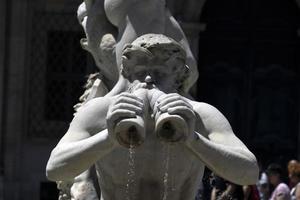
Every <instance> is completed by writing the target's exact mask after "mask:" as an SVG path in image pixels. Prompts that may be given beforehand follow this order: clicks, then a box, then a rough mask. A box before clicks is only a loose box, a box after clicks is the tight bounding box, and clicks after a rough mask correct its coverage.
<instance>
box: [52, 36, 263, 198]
mask: <svg viewBox="0 0 300 200" xmlns="http://www.w3.org/2000/svg"><path fill="white" fill-rule="evenodd" d="M187 63H188V62H187V53H186V48H185V47H183V46H182V45H181V44H180V43H178V42H176V41H175V40H173V39H171V38H169V37H167V36H165V35H162V34H144V35H142V36H140V37H138V38H137V39H135V40H134V41H133V42H131V43H130V44H126V45H124V48H123V50H122V53H121V61H120V68H119V69H120V75H119V80H125V81H126V82H127V83H128V84H127V86H126V90H125V91H122V92H119V93H114V92H113V93H111V92H110V93H108V94H107V95H105V96H103V97H95V98H92V99H91V100H89V101H87V102H86V103H85V104H83V105H81V106H80V107H79V108H78V111H77V113H76V114H75V116H74V118H73V120H72V122H71V124H70V127H69V129H68V131H67V133H66V134H65V135H64V136H63V138H62V139H61V140H60V142H59V143H58V144H57V146H56V147H55V148H54V149H53V151H52V153H51V155H50V158H49V161H48V164H47V176H48V178H49V179H50V180H54V181H67V180H72V179H74V178H75V177H77V176H78V175H80V174H81V173H83V172H85V171H86V170H88V169H89V168H90V167H91V166H95V169H96V170H95V171H96V176H97V181H98V184H99V186H100V189H101V194H100V195H101V196H100V199H103V200H108V199H115V200H123V199H138V200H148V199H149V200H150V199H151V200H153V199H163V200H168V199H173V200H176V199H178V200H192V199H194V198H195V196H196V192H197V188H198V185H199V182H200V181H201V179H202V176H203V172H204V166H207V167H209V168H210V169H211V170H213V171H214V172H215V173H216V174H218V175H220V176H222V177H224V178H225V179H227V180H229V181H231V182H234V183H236V184H240V185H249V184H254V183H255V182H256V181H257V178H258V166H257V162H256V159H255V156H254V155H253V154H252V153H251V152H250V151H249V150H248V149H247V147H246V146H245V145H244V144H243V143H242V142H241V141H240V140H239V139H238V138H237V137H236V136H235V135H234V133H233V131H232V129H231V126H230V124H229V123H228V121H227V120H226V118H225V117H224V116H223V115H222V114H221V113H220V112H219V111H218V110H217V109H216V108H214V107H213V106H211V105H209V104H206V103H201V102H196V101H194V100H191V99H189V98H188V97H187V93H186V85H185V84H186V80H187V79H189V77H190V76H191V73H193V70H192V69H191V68H190V67H189V65H187ZM116 86H118V83H117V84H116ZM116 86H115V87H116ZM82 199H93V197H92V198H88V197H86V198H82Z"/></svg>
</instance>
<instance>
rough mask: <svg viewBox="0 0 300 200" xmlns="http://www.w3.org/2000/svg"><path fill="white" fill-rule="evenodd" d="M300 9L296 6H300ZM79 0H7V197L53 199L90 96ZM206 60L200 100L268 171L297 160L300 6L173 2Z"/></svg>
mask: <svg viewBox="0 0 300 200" xmlns="http://www.w3.org/2000/svg"><path fill="white" fill-rule="evenodd" d="M297 3H298V4H297ZM79 4H80V0H63V1H62V0H45V1H42V0H33V1H29V0H10V1H9V0H2V1H0V200H21V199H22V200H23V199H24V200H27V199H28V200H29V199H30V200H50V199H51V200H52V199H55V198H56V192H57V191H56V190H55V184H53V183H51V182H49V181H47V179H46V177H45V166H46V162H47V160H48V157H49V154H50V151H51V149H52V148H53V147H54V145H55V144H56V143H57V141H58V140H59V138H60V137H61V136H62V135H63V134H64V131H65V130H66V128H67V127H68V123H69V122H70V120H71V118H72V112H73V108H72V106H73V105H74V104H75V103H76V101H77V99H78V97H79V95H80V94H81V93H82V92H83V89H82V85H83V84H84V81H85V76H86V75H87V74H89V73H91V72H94V71H95V70H96V69H95V66H94V64H93V61H92V58H91V57H90V56H88V55H87V53H86V52H85V51H83V50H81V48H80V45H79V39H80V38H81V37H83V32H82V30H81V27H80V26H79V24H78V23H77V19H76V9H77V6H78V5H79ZM168 4H169V7H170V9H171V10H172V12H173V14H174V16H175V17H176V18H177V20H178V21H180V23H181V25H182V27H183V29H184V31H185V33H186V35H187V37H188V39H189V41H190V44H191V47H192V50H193V51H194V54H195V56H196V57H197V58H198V60H199V72H200V77H199V81H198V84H197V86H196V87H195V88H194V89H193V94H194V96H195V98H196V99H197V100H199V101H206V102H208V103H210V104H213V105H215V106H216V107H217V108H219V109H220V110H221V111H222V113H224V114H225V116H226V117H227V118H228V119H229V121H230V123H231V124H232V126H233V129H234V131H235V132H236V134H237V135H238V136H239V137H240V138H241V139H242V140H243V141H244V142H245V143H246V144H247V145H248V146H249V148H250V149H251V150H252V151H254V152H255V153H256V155H257V156H258V158H259V159H260V160H262V162H263V165H266V164H268V163H269V162H271V161H278V162H281V163H283V164H284V163H285V162H286V161H287V160H288V159H290V158H297V157H298V158H299V155H300V154H299V153H300V152H299V151H300V148H299V147H300V146H299V145H298V143H299V140H300V137H299V131H300V121H299V120H300V117H299V114H300V106H299V105H300V42H299V31H298V30H299V24H300V23H299V19H300V18H299V7H298V6H297V5H300V3H299V1H295V2H294V1H285V2H283V1H280V0H273V1H268V0H263V1H261V0H245V1H238V0H231V1H221V0H210V1H205V0H184V1H183V0H176V1H174V0H169V1H168Z"/></svg>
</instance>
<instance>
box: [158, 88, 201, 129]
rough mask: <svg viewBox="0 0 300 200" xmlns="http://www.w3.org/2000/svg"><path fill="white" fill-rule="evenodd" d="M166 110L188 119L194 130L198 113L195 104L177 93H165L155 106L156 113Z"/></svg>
mask: <svg viewBox="0 0 300 200" xmlns="http://www.w3.org/2000/svg"><path fill="white" fill-rule="evenodd" d="M165 112H168V113H169V114H170V115H179V116H181V117H183V118H184V119H185V120H186V121H187V123H188V126H189V127H190V131H191V132H194V129H195V121H196V115H195V112H194V110H193V106H192V105H191V104H190V103H189V102H188V100H187V99H185V98H184V97H182V96H180V95H179V94H177V93H170V94H166V95H163V96H162V97H160V98H159V99H158V102H157V103H156V106H155V107H154V115H157V114H158V113H165Z"/></svg>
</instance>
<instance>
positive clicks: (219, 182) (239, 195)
mask: <svg viewBox="0 0 300 200" xmlns="http://www.w3.org/2000/svg"><path fill="white" fill-rule="evenodd" d="M206 177H207V178H206V179H204V181H203V185H202V187H201V192H200V193H199V196H198V197H197V198H196V199H207V200H300V162H299V161H297V160H291V161H289V162H288V164H287V167H282V166H281V165H280V164H277V163H272V164H270V165H269V166H268V167H267V168H266V169H265V170H262V171H261V173H260V178H259V181H258V182H257V184H256V185H247V186H241V185H236V184H234V183H231V182H229V181H227V180H225V179H223V178H222V177H219V176H217V175H216V174H214V173H209V174H208V175H207V176H206Z"/></svg>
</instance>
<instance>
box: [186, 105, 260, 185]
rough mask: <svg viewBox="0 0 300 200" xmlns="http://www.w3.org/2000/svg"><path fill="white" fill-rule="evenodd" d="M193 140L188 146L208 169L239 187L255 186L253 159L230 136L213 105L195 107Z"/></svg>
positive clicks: (255, 164)
mask: <svg viewBox="0 0 300 200" xmlns="http://www.w3.org/2000/svg"><path fill="white" fill-rule="evenodd" d="M194 111H195V113H196V118H197V119H196V121H197V122H196V124H197V126H198V127H196V131H195V134H196V137H195V138H194V139H191V140H189V141H188V142H187V147H188V148H189V149H190V150H191V151H192V152H194V153H195V155H196V156H197V157H198V158H199V159H200V160H201V161H203V162H204V163H205V164H206V165H207V166H208V167H209V168H210V169H211V170H213V171H214V172H215V173H216V174H218V175H220V176H221V177H223V178H225V179H227V180H229V181H231V182H234V183H236V184H239V185H250V184H255V183H256V181H257V179H258V173H259V170H258V165H257V161H256V158H255V156H254V155H253V154H252V153H251V152H250V151H249V150H248V149H247V147H246V146H245V145H244V144H243V143H242V141H240V140H239V139H238V138H237V137H236V136H235V135H234V133H233V131H232V128H231V126H230V124H229V122H228V121H227V119H226V118H225V117H224V116H223V115H222V114H221V113H220V112H219V111H218V110H217V109H216V108H214V107H213V106H210V105H208V104H205V103H196V104H194Z"/></svg>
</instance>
